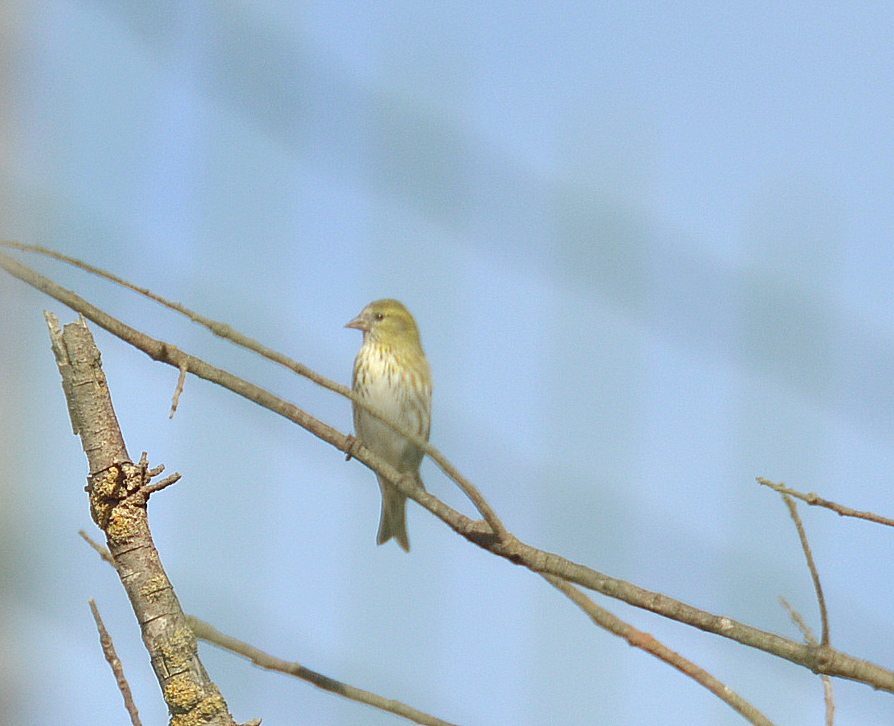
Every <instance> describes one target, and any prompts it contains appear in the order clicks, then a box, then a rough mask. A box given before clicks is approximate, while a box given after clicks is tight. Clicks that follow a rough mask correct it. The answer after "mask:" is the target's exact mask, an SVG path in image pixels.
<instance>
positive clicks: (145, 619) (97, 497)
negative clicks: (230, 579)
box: [47, 314, 234, 726]
mask: <svg viewBox="0 0 894 726" xmlns="http://www.w3.org/2000/svg"><path fill="white" fill-rule="evenodd" d="M47 319H48V323H49V328H50V337H51V339H52V344H53V351H54V353H55V354H56V359H57V362H58V363H59V371H60V373H61V374H62V379H63V389H64V390H65V393H66V397H67V400H68V406H69V413H70V415H71V419H72V424H73V426H74V429H75V431H77V432H78V433H79V434H80V436H81V443H82V445H83V448H84V452H85V453H86V455H87V460H88V462H89V468H90V476H89V478H88V485H87V492H88V494H89V497H90V514H91V516H92V517H93V520H94V521H95V522H96V523H97V524H98V525H99V526H100V528H101V529H102V530H103V531H104V532H105V535H106V541H107V544H108V548H109V552H110V554H111V557H112V561H113V562H114V563H115V569H116V571H117V573H118V576H119V578H120V580H121V583H122V585H123V586H124V589H125V591H126V592H127V595H128V597H129V598H130V602H131V605H132V607H133V610H134V614H135V615H136V617H137V622H139V624H140V628H141V630H142V634H143V642H144V643H145V645H146V649H147V650H148V651H149V656H150V659H151V661H152V667H153V669H154V671H155V675H156V677H157V678H158V682H159V685H160V686H161V691H162V695H163V697H164V699H165V702H166V703H167V705H168V711H169V712H170V714H171V722H172V724H173V723H185V722H186V721H187V720H189V719H192V720H195V721H196V722H199V721H201V722H202V723H206V724H215V725H218V726H234V722H233V718H232V716H230V714H229V712H228V710H227V705H226V703H225V701H224V699H223V697H222V696H221V694H220V692H219V691H218V690H217V687H216V686H215V685H214V683H213V682H212V681H211V679H210V678H209V677H208V673H207V672H206V671H205V668H204V666H203V665H202V663H201V661H200V660H199V657H198V649H197V645H196V639H195V636H194V635H193V634H192V630H190V628H189V625H188V624H187V622H186V617H185V615H184V614H183V611H182V609H181V608H180V603H179V601H178V600H177V596H176V595H175V593H174V588H173V586H172V585H171V582H170V581H169V580H168V577H167V575H166V574H165V571H164V569H163V568H162V565H161V560H160V559H159V556H158V552H157V551H156V549H155V545H154V543H153V541H152V535H151V533H150V531H149V523H148V519H147V517H146V503H147V500H148V497H149V493H148V492H147V491H146V489H147V486H148V484H149V477H148V474H149V467H148V463H147V462H146V459H145V455H144V456H143V458H142V460H141V465H135V464H133V463H132V462H131V460H130V457H129V456H128V454H127V449H126V448H125V446H124V438H123V437H122V435H121V430H120V428H119V426H118V422H117V419H116V417H115V412H114V410H113V409H112V400H111V396H110V395H109V390H108V385H107V384H106V379H105V375H104V374H103V372H102V368H101V365H100V355H99V351H98V350H97V349H96V345H95V344H94V342H93V336H91V335H90V331H89V330H87V325H86V323H85V322H84V320H83V319H81V320H79V321H78V322H75V323H71V324H69V325H66V326H65V330H64V331H63V330H61V329H60V327H59V323H58V321H57V320H56V318H55V316H53V315H52V314H47Z"/></svg>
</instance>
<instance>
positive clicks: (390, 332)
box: [345, 298, 420, 345]
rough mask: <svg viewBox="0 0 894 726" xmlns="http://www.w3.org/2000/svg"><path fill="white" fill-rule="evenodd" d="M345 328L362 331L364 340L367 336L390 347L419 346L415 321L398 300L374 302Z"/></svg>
mask: <svg viewBox="0 0 894 726" xmlns="http://www.w3.org/2000/svg"><path fill="white" fill-rule="evenodd" d="M345 327H346V328H355V329H357V330H362V331H363V339H364V340H366V338H367V337H368V336H369V337H371V338H372V339H373V340H375V341H378V342H382V343H390V344H392V345H393V344H400V343H405V344H406V343H410V344H415V345H420V341H419V329H418V328H417V327H416V321H415V320H413V316H412V315H410V311H409V310H407V309H406V308H405V307H404V304H403V303H402V302H400V301H399V300H392V299H390V298H389V299H384V300H375V301H373V302H371V303H370V304H369V305H367V306H366V307H365V308H363V310H361V311H360V315H358V316H357V317H356V318H354V319H353V320H352V321H351V322H349V323H348V324H347V325H345Z"/></svg>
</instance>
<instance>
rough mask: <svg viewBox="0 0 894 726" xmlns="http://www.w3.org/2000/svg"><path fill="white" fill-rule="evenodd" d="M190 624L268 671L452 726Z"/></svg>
mask: <svg viewBox="0 0 894 726" xmlns="http://www.w3.org/2000/svg"><path fill="white" fill-rule="evenodd" d="M189 625H190V627H191V628H192V631H193V633H195V635H196V637H197V638H199V639H201V640H205V641H207V642H209V643H211V644H213V645H216V646H218V647H220V648H224V649H225V650H229V651H230V652H232V653H237V654H239V655H241V656H243V657H245V658H248V659H249V660H250V661H251V662H252V663H254V664H255V665H256V666H260V667H261V668H267V669H269V670H273V671H279V672H280V673H286V674H288V675H290V676H295V677H296V678H301V679H302V680H305V681H307V682H308V683H312V684H313V685H315V686H317V687H318V688H322V689H323V690H324V691H329V692H331V693H336V694H338V695H340V696H344V697H345V698H350V699H351V700H353V701H358V702H359V703H366V704H368V705H370V706H375V707H376V708H379V709H381V710H383V711H390V712H391V713H393V714H396V715H398V716H402V717H403V718H406V719H409V720H410V721H415V722H416V723H419V724H424V726H455V725H454V724H451V723H450V722H449V721H444V720H442V719H440V718H437V717H435V716H432V715H430V714H427V713H425V712H424V711H420V710H419V709H416V708H413V707H412V706H408V705H407V704H405V703H401V702H400V701H395V700H392V699H390V698H384V697H382V696H379V695H378V694H375V693H371V692H369V691H364V690H363V689H362V688H357V687H355V686H351V685H348V684H347V683H343V682H342V681H337V680H335V679H334V678H329V676H324V675H322V674H321V673H317V672H316V671H312V670H310V669H309V668H305V667H304V666H303V665H301V664H300V663H291V662H289V661H285V660H282V659H280V658H277V657H275V656H272V655H269V654H268V653H265V652H264V651H262V650H259V649H258V648H255V647H254V646H253V645H249V644H248V643H243V642H242V641H241V640H237V639H236V638H232V637H230V636H229V635H224V634H223V633H221V632H220V631H219V630H217V629H216V628H214V627H213V626H211V625H209V624H208V623H206V622H204V621H203V620H199V619H198V618H195V617H192V616H189Z"/></svg>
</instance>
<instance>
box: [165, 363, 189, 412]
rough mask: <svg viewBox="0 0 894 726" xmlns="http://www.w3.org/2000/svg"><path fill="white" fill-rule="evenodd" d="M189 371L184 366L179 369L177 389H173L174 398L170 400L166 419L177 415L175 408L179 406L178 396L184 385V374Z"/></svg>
mask: <svg viewBox="0 0 894 726" xmlns="http://www.w3.org/2000/svg"><path fill="white" fill-rule="evenodd" d="M188 372H189V370H188V369H187V368H186V366H181V367H180V375H179V376H178V378H177V387H176V388H175V389H174V396H173V398H172V399H171V413H170V414H169V415H168V418H174V414H175V413H177V406H179V405H180V394H181V393H183V386H184V385H185V384H186V374H187V373H188Z"/></svg>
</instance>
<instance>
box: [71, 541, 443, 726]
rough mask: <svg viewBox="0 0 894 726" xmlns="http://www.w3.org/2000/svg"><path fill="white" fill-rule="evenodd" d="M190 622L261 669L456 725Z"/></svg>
mask: <svg viewBox="0 0 894 726" xmlns="http://www.w3.org/2000/svg"><path fill="white" fill-rule="evenodd" d="M78 534H80V535H81V537H83V538H84V540H85V541H86V542H87V544H89V545H90V546H91V547H92V548H93V549H94V550H96V552H97V553H98V554H99V556H100V557H102V559H103V560H105V561H106V562H108V563H109V564H110V565H112V566H113V567H114V566H115V560H114V559H113V558H112V555H111V554H110V553H109V551H108V550H107V549H106V548H105V547H103V546H102V545H101V544H99V543H98V542H94V541H93V540H92V539H90V537H89V536H88V535H87V533H86V532H84V531H83V530H80V531H79V532H78ZM186 620H187V622H188V624H189V626H190V628H191V629H192V631H193V633H194V634H195V636H196V637H197V638H199V639H201V640H204V641H207V642H208V643H211V644H212V645H216V646H218V647H220V648H224V649H226V650H229V651H231V652H233V653H237V654H239V655H242V656H244V657H246V658H248V659H249V660H250V661H252V662H253V663H254V664H255V665H257V666H260V667H261V668H267V669H269V670H274V671H279V672H281V673H286V674H288V675H291V676H295V677H297V678H301V679H303V680H305V681H307V682H308V683H312V684H313V685H315V686H317V687H319V688H322V689H323V690H326V691H330V692H331V693H335V694H337V695H341V696H344V697H345V698H350V699H351V700H354V701H358V702H360V703H366V704H369V705H370V706H375V707H376V708H381V709H383V710H385V711H390V712H391V713H395V714H397V715H398V716H403V717H405V718H409V719H410V720H413V721H416V723H420V724H427V725H428V724H430V725H431V726H453V724H451V723H450V722H448V721H443V720H441V719H439V718H437V717H435V716H432V715H430V714H427V713H425V712H424V711H420V710H418V709H416V708H413V707H412V706H408V705H407V704H405V703H401V702H400V701H394V700H392V699H389V698H384V697H383V696H379V695H377V694H375V693H371V692H370V691H364V690H363V689H362V688H357V687H355V686H350V685H348V684H347V683H342V682H341V681H337V680H335V679H334V678H329V677H328V676H324V675H322V674H321V673H317V672H316V671H312V670H310V668H305V667H304V666H302V665H301V664H300V663H290V662H289V661H285V660H281V659H280V658H276V657H275V656H272V655H269V654H267V653H265V652H264V651H262V650H259V649H258V648H255V647H254V646H253V645H249V644H248V643H243V642H242V641H241V640H237V639H236V638H232V637H230V636H228V635H224V634H223V633H221V632H220V631H219V630H217V629H216V628H215V627H214V626H213V625H210V624H209V623H206V622H205V621H203V620H200V619H199V618H196V617H193V616H192V615H187V616H186ZM245 726H248V724H245Z"/></svg>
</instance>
